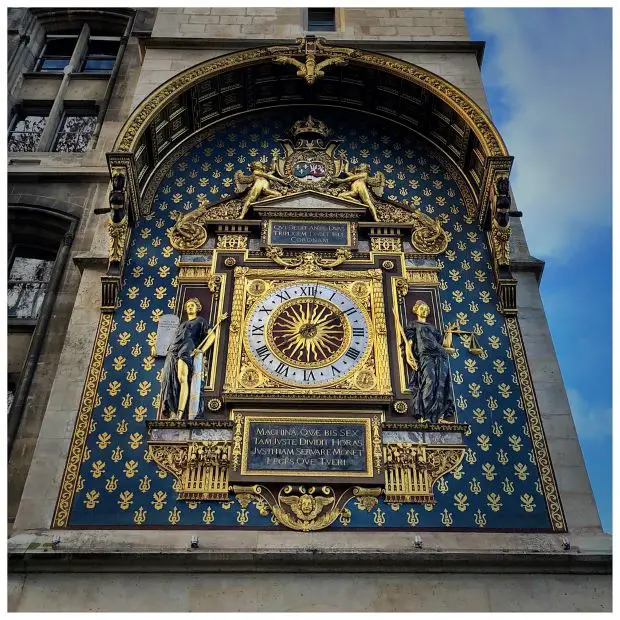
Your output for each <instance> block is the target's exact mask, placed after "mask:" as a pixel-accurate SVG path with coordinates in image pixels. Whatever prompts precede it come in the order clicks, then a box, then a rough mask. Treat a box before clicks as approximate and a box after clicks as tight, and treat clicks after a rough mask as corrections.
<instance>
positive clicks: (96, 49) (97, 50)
mask: <svg viewBox="0 0 620 620" xmlns="http://www.w3.org/2000/svg"><path fill="white" fill-rule="evenodd" d="M120 44H121V42H120V38H118V37H90V39H89V40H88V49H87V52H86V55H85V57H84V62H83V63H82V67H81V71H82V72H84V73H111V72H112V69H113V67H114V63H115V62H116V56H117V54H118V50H119V47H120Z"/></svg>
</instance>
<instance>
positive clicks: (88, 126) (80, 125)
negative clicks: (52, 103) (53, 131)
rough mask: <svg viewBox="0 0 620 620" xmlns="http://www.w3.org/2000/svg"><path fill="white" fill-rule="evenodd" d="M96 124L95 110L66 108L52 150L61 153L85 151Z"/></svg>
mask: <svg viewBox="0 0 620 620" xmlns="http://www.w3.org/2000/svg"><path fill="white" fill-rule="evenodd" d="M96 124H97V114H96V112H95V111H94V110H66V111H65V113H64V115H63V117H62V120H61V122H60V126H59V128H58V133H57V135H56V140H55V141H54V148H53V149H52V150H53V151H56V152H60V153H82V152H84V151H85V150H86V148H87V146H88V142H89V141H90V138H91V136H92V135H93V131H94V130H95V125H96Z"/></svg>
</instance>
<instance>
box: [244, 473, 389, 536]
mask: <svg viewBox="0 0 620 620" xmlns="http://www.w3.org/2000/svg"><path fill="white" fill-rule="evenodd" d="M233 491H234V492H235V495H236V497H237V499H238V500H239V503H240V504H241V505H242V507H246V508H247V506H249V504H250V503H251V502H254V503H255V504H256V505H257V506H259V505H261V506H262V507H263V508H264V509H265V508H268V510H270V511H271V512H272V514H273V517H274V518H275V519H276V521H277V522H278V523H280V524H282V525H284V526H285V527H288V528H289V529H291V530H295V531H298V532H314V531H318V530H323V529H325V528H327V527H329V526H330V525H331V524H332V523H333V522H334V521H335V520H336V519H338V518H339V517H341V516H342V515H344V516H345V517H347V516H349V517H350V511H349V510H348V509H347V508H346V504H347V503H348V502H349V501H351V500H352V499H355V500H356V502H357V504H358V508H359V509H360V510H368V511H370V510H372V509H373V508H374V507H375V506H376V504H377V498H378V497H379V496H380V494H381V489H380V488H363V487H351V488H349V489H347V490H345V491H344V492H343V493H341V494H340V495H339V496H338V497H337V496H336V494H335V492H334V489H333V488H332V487H330V486H322V487H314V486H310V487H306V486H303V485H300V486H292V485H286V486H284V487H282V488H281V489H280V490H279V492H278V494H277V495H275V494H274V493H273V492H272V491H271V490H269V489H267V488H264V487H261V486H259V485H253V486H236V485H235V486H233Z"/></svg>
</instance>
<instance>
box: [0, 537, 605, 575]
mask: <svg viewBox="0 0 620 620" xmlns="http://www.w3.org/2000/svg"><path fill="white" fill-rule="evenodd" d="M194 534H196V535H198V536H199V537H200V538H201V539H202V541H201V547H199V548H198V549H190V548H189V547H190V545H189V543H190V539H191V537H192V535H194ZM53 535H55V536H57V537H58V539H59V542H58V543H57V545H55V546H54V545H53V544H52V543H51V540H52V536H53ZM416 535H419V536H421V537H422V541H423V545H424V546H423V548H421V549H418V548H416V547H415V544H414V543H415V540H414V538H415V536H416ZM567 536H568V537H569V539H570V544H571V548H570V549H569V550H562V544H563V543H562V540H563V537H562V536H561V535H557V534H545V533H534V532H532V533H524V532H520V533H509V532H503V533H502V532H484V533H483V532H479V533H476V534H475V535H472V534H471V532H466V533H461V532H457V531H454V532H431V531H422V530H419V531H416V532H412V531H407V532H391V533H390V534H389V535H387V536H386V535H385V534H381V533H377V532H375V533H374V534H371V535H368V536H364V535H362V534H360V533H359V532H353V531H343V532H321V533H298V532H260V531H254V532H252V531H245V532H239V531H233V530H208V531H207V530H201V531H194V530H191V529H187V530H182V531H181V530H179V531H175V532H163V531H136V530H122V531H121V530H62V529H58V530H45V531H37V532H24V533H20V534H15V535H14V536H13V537H12V538H11V539H9V541H8V561H9V563H8V566H9V572H117V571H118V572H141V573H142V572H185V571H187V572H335V571H338V572H351V573H354V572H355V573H364V572H412V573H415V572H425V573H427V572H435V573H439V572H458V573H504V574H506V573H538V574H540V573H552V574H569V573H570V574H605V575H606V574H611V566H612V543H611V536H610V535H608V534H604V533H602V532H600V530H597V531H592V532H583V533H581V534H580V533H577V532H575V533H573V534H569V535H567ZM275 549H277V550H275Z"/></svg>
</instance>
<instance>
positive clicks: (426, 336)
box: [8, 8, 611, 611]
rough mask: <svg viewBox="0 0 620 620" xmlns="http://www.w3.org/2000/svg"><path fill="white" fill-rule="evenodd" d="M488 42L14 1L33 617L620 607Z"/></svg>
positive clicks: (15, 494) (19, 584)
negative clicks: (496, 113)
mask: <svg viewBox="0 0 620 620" xmlns="http://www.w3.org/2000/svg"><path fill="white" fill-rule="evenodd" d="M483 51H484V44H483V43H481V42H475V41H470V40H469V36H468V33H467V27H466V23H465V18H464V15H463V11H462V9H429V8H424V9H400V8H399V9H391V8H385V9H384V8H377V9H349V8H346V9H341V8H320V9H318V8H277V9H275V8H274V9H269V8H230V9H227V8H161V9H109V10H92V11H91V10H88V9H9V56H8V98H9V106H8V111H9V119H8V123H9V131H8V151H9V153H8V175H9V178H8V198H9V205H8V212H9V218H8V238H9V248H8V251H9V335H8V345H9V355H8V361H9V364H8V373H9V375H8V387H9V417H8V429H9V451H10V462H9V485H8V490H9V509H8V513H9V514H8V516H9V531H10V538H9V609H10V610H14V611H35V610H36V611H39V610H43V609H45V610H57V611H61V610H71V611H82V610H97V611H99V610H100V611H150V610H158V611H164V610H166V611H167V610H170V611H336V610H337V611H413V610H425V611H439V610H442V611H443V610H445V611H457V610H459V611H460V610H468V611H517V610H522V611H552V610H554V611H569V610H570V611H578V610H583V611H586V610H587V611H594V610H608V609H611V579H610V575H611V542H610V537H609V536H607V535H605V534H604V533H603V532H602V529H601V524H600V520H599V517H598V514H597V510H596V506H595V503H594V499H593V496H592V490H591V487H590V483H589V480H588V477H587V473H586V470H585V466H584V463H583V458H582V455H581V451H580V448H579V444H578V441H577V437H576V432H575V427H574V424H573V421H572V417H571V413H570V409H569V405H568V400H567V398H566V393H565V390H564V386H563V383H562V378H561V375H560V370H559V367H558V363H557V360H556V357H555V352H554V348H553V344H552V342H551V337H550V334H549V329H548V325H547V322H546V319H545V313H544V309H543V306H542V302H541V299H540V295H539V291H538V284H539V281H540V277H541V275H542V269H543V263H542V262H541V261H540V260H538V259H536V258H534V257H532V256H531V255H530V253H529V251H528V248H527V244H526V241H525V238H524V235H523V230H522V227H521V224H520V219H519V218H520V217H521V213H520V212H519V211H518V209H517V207H516V205H515V203H514V202H513V197H512V195H511V192H510V187H509V177H510V169H511V166H512V157H511V156H510V154H509V152H508V150H507V148H506V146H505V144H504V142H503V140H502V138H501V135H500V134H499V132H498V131H497V129H496V128H495V127H494V125H493V123H492V121H491V119H490V117H489V114H488V106H487V102H486V98H485V95H484V90H483V85H482V81H481V77H480V64H481V62H482V56H483ZM517 198H518V197H517ZM525 217H527V214H525ZM58 593H60V594H62V596H55V594H56V595H57V594H58Z"/></svg>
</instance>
